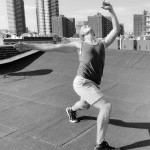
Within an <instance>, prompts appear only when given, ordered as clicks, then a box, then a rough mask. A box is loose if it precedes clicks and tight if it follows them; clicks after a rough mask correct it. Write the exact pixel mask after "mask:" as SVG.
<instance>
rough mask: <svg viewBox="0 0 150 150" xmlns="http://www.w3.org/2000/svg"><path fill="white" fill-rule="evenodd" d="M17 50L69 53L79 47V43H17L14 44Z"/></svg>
mask: <svg viewBox="0 0 150 150" xmlns="http://www.w3.org/2000/svg"><path fill="white" fill-rule="evenodd" d="M15 48H16V49H17V50H18V51H28V50H39V51H45V52H52V51H55V52H64V53H69V52H72V51H77V50H78V49H79V43H76V42H71V43H67V44H28V43H18V44H16V45H15Z"/></svg>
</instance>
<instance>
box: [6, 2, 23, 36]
mask: <svg viewBox="0 0 150 150" xmlns="http://www.w3.org/2000/svg"><path fill="white" fill-rule="evenodd" d="M7 15H8V26H9V30H10V31H12V32H14V33H16V34H17V35H21V34H22V33H25V32H26V23H25V12H24V1H23V0H7Z"/></svg>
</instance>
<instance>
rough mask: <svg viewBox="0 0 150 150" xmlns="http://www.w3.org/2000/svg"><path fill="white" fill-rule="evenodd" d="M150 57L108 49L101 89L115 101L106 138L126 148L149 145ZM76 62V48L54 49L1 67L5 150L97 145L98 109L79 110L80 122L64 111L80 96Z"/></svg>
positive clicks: (0, 128)
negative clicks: (68, 50)
mask: <svg viewBox="0 0 150 150" xmlns="http://www.w3.org/2000/svg"><path fill="white" fill-rule="evenodd" d="M149 57H150V53H149V52H140V51H118V50H112V51H110V50H107V51H106V66H105V69H104V76H103V78H102V83H101V89H102V91H103V92H104V94H105V99H106V100H107V101H110V102H112V105H113V109H112V114H111V120H110V124H109V128H108V132H107V135H106V139H107V140H108V142H109V143H110V144H111V145H114V146H117V147H122V149H137V150H148V149H150V123H149V122H150V110H149V108H150V100H149V98H150V82H149V80H150V79H149V73H150V71H149V70H150V69H149V67H150V66H149ZM25 60H26V62H25ZM11 65H12V66H11ZM77 66H78V58H77V54H76V53H69V54H64V53H55V52H53V53H38V54H35V55H32V56H30V57H29V58H25V59H22V60H18V61H16V62H14V63H12V64H9V65H8V64H7V67H4V66H3V67H2V66H1V71H0V74H1V75H0V96H1V99H0V147H1V149H2V150H3V149H7V150H20V149H21V150H48V149H50V150H77V149H82V150H91V149H93V147H94V144H95V139H96V116H97V113H98V112H97V110H95V109H93V108H91V109H89V110H87V111H80V112H79V119H80V122H79V123H78V124H71V123H70V122H69V121H68V116H67V114H66V112H65V108H66V107H67V106H70V105H72V104H74V103H75V102H76V101H77V100H78V99H79V97H78V96H77V95H76V94H75V93H74V91H73V88H72V81H73V79H74V76H75V75H76V69H77ZM4 74H7V75H5V76H4ZM4 77H5V78H4Z"/></svg>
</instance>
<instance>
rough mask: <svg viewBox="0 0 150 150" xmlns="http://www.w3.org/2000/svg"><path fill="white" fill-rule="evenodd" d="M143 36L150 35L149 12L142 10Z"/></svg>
mask: <svg viewBox="0 0 150 150" xmlns="http://www.w3.org/2000/svg"><path fill="white" fill-rule="evenodd" d="M143 15H144V35H150V12H148V11H146V10H144V13H143Z"/></svg>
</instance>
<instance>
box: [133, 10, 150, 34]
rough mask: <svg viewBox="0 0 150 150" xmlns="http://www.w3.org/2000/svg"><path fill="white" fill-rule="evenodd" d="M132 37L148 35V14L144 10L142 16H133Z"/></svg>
mask: <svg viewBox="0 0 150 150" xmlns="http://www.w3.org/2000/svg"><path fill="white" fill-rule="evenodd" d="M133 30H134V35H135V36H142V35H150V12H148V11H146V10H144V12H143V14H135V15H134V26H133Z"/></svg>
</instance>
